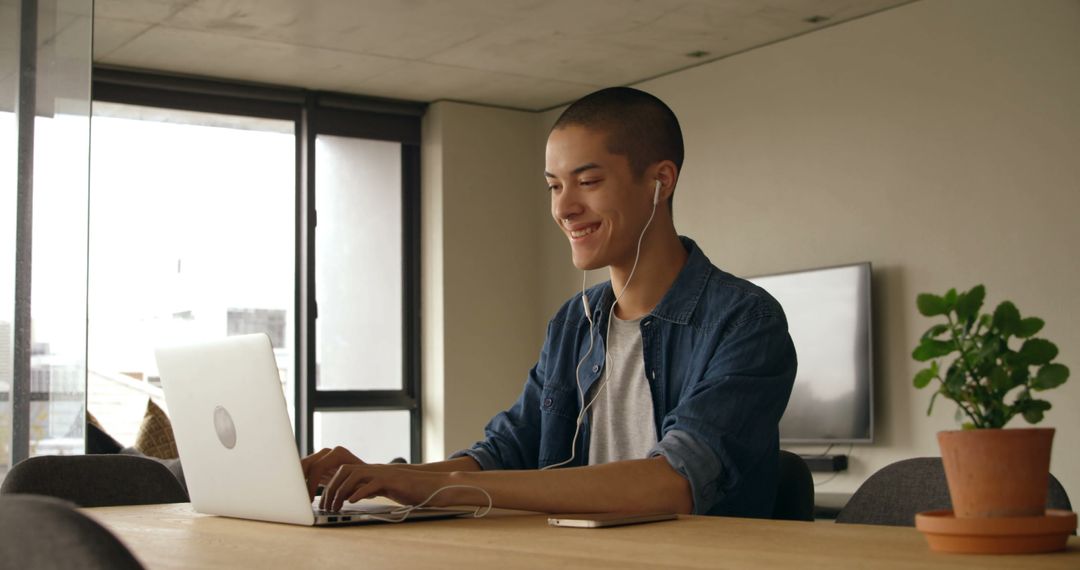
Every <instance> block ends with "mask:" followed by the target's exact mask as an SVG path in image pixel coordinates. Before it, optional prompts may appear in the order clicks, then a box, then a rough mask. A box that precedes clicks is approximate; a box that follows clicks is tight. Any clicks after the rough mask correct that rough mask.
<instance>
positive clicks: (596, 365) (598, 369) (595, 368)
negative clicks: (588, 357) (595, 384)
mask: <svg viewBox="0 0 1080 570" xmlns="http://www.w3.org/2000/svg"><path fill="white" fill-rule="evenodd" d="M592 371H593V373H596V372H600V365H599V364H593V365H592Z"/></svg>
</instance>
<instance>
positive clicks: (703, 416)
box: [302, 88, 796, 517]
mask: <svg viewBox="0 0 1080 570" xmlns="http://www.w3.org/2000/svg"><path fill="white" fill-rule="evenodd" d="M682 160H683V142H682V133H681V131H680V129H679V123H678V120H677V119H676V118H675V115H674V114H673V113H672V112H671V110H670V109H669V108H668V107H667V106H666V105H665V104H664V103H663V102H661V101H660V100H659V99H657V98H655V97H653V96H652V95H649V94H647V93H644V92H642V91H638V90H635V89H630V88H611V89H604V90H601V91H598V92H596V93H593V94H591V95H588V96H586V97H584V98H582V99H581V100H579V101H577V102H575V103H574V104H573V105H571V106H570V107H569V108H568V109H567V110H566V111H565V112H564V113H563V114H562V116H561V117H560V118H559V120H558V122H556V124H555V126H554V127H553V128H552V130H551V133H550V135H549V136H548V142H547V151H546V165H545V176H546V178H547V181H548V185H549V188H550V190H551V214H552V218H554V221H555V223H556V225H558V226H559V229H560V230H561V231H562V232H563V233H564V234H565V235H566V237H567V240H568V241H569V243H570V251H571V256H572V258H573V262H574V265H575V266H576V267H577V268H578V269H581V270H590V269H600V268H603V267H607V268H608V269H609V271H610V275H611V280H610V282H605V283H603V284H601V285H597V286H595V287H592V288H591V289H589V290H588V291H587V292H585V293H584V294H583V295H574V297H572V298H571V299H570V300H569V301H567V302H566V303H565V304H564V305H563V307H562V308H561V309H560V310H559V311H558V313H556V314H555V316H554V317H553V318H552V319H551V322H550V323H549V325H548V331H547V339H546V341H545V343H544V346H543V349H542V351H541V353H540V359H539V361H538V362H537V364H536V366H534V367H533V369H532V370H531V371H530V373H529V377H528V379H527V381H526V383H525V389H524V391H523V393H522V395H521V397H520V398H519V400H518V401H517V402H516V403H515V404H514V405H513V406H511V407H510V408H509V409H507V410H506V411H504V412H501V413H500V414H498V415H497V416H495V417H494V418H493V419H492V420H491V422H490V423H488V425H487V427H486V428H485V439H484V440H483V441H480V442H478V443H477V444H476V445H475V446H473V447H472V448H471V449H467V450H463V451H460V452H458V453H456V454H454V455H453V456H452V458H451V459H449V460H448V461H441V462H437V463H429V464H424V465H404V466H403V465H368V464H365V463H364V462H362V461H361V460H360V459H358V458H357V457H355V456H354V455H352V454H351V453H349V452H348V451H347V450H345V449H343V448H335V449H333V450H331V449H324V450H322V451H320V452H318V453H315V454H313V455H311V456H308V457H306V458H304V460H303V461H302V464H303V468H304V473H305V476H306V477H307V479H308V486H309V491H310V493H311V495H312V497H314V494H315V490H316V487H317V486H318V485H319V484H320V483H323V484H325V485H326V489H325V491H324V493H323V500H322V503H323V508H327V509H331V510H336V509H338V508H340V507H341V505H342V503H343V502H344V501H346V500H350V501H356V500H359V499H362V498H365V497H372V496H376V495H381V496H388V497H390V498H392V499H394V500H397V501H398V502H401V503H403V504H407V505H415V504H418V503H420V502H422V501H424V500H426V499H428V498H429V497H430V496H431V495H432V493H435V492H436V491H438V490H439V489H443V488H444V487H448V488H446V489H444V490H443V491H441V492H439V493H438V494H437V495H436V496H435V497H434V498H433V499H432V500H431V502H430V503H428V504H430V505H450V504H453V505H466V504H475V505H486V504H487V498H486V497H485V496H484V495H483V494H482V493H480V492H478V491H477V490H475V489H473V488H470V487H478V488H481V489H484V490H485V491H486V492H487V493H488V494H489V495H490V496H491V498H492V501H493V503H494V505H495V506H497V507H504V508H512V509H524V510H532V511H544V512H564V513H567V512H610V511H623V512H630V511H638V512H642V511H650V512H655V511H668V512H678V513H691V512H693V513H695V514H717V515H731V516H753V517H768V516H770V514H771V512H772V506H773V501H774V498H775V493H776V480H777V468H778V462H779V454H778V451H779V444H778V441H779V438H778V428H777V425H778V423H779V421H780V416H781V415H782V414H783V411H784V408H785V406H786V405H787V400H788V396H789V395H790V393H791V385H792V382H793V380H794V377H795V366H796V362H795V350H794V347H793V346H792V343H791V338H790V336H789V335H788V331H787V321H786V320H785V318H784V313H783V311H782V309H781V308H780V305H779V304H778V303H777V302H776V301H775V300H774V299H773V298H772V297H770V296H769V295H768V294H767V293H766V292H765V291H763V290H761V289H760V288H758V287H755V286H754V285H752V284H750V283H748V282H746V281H743V280H741V279H738V278H736V277H733V276H731V275H729V274H727V273H724V272H723V271H720V270H719V269H717V268H716V267H714V266H713V265H712V264H711V263H710V262H709V260H708V259H707V258H706V257H705V255H704V254H703V253H702V252H701V250H700V249H698V247H697V245H696V244H695V243H694V242H693V241H691V240H689V239H687V238H681V237H679V235H678V234H677V233H676V232H675V227H674V223H673V221H672V215H671V204H672V195H673V193H674V191H675V186H676V183H677V182H678V178H679V172H680V169H681V167H682ZM582 297H585V299H583V298H582ZM616 299H617V303H616ZM587 311H588V313H587ZM583 406H584V407H585V410H584V411H583V410H582V408H583ZM551 467H556V468H555V469H547V468H551Z"/></svg>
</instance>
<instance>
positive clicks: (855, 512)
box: [836, 457, 1072, 526]
mask: <svg viewBox="0 0 1080 570" xmlns="http://www.w3.org/2000/svg"><path fill="white" fill-rule="evenodd" d="M1046 506H1047V507H1048V508H1051V509H1064V510H1067V511H1071V510H1072V504H1071V503H1070V502H1069V495H1068V494H1067V493H1066V492H1065V488H1064V487H1062V486H1061V483H1060V482H1059V481H1058V480H1057V478H1056V477H1054V476H1053V475H1051V476H1050V486H1049V489H1048V490H1047V496H1046ZM951 508H952V500H951V499H950V498H949V484H948V482H947V481H946V479H945V468H944V466H943V465H942V463H941V458H940V457H916V458H914V459H905V460H903V461H897V462H896V463H892V464H890V465H886V466H885V467H883V468H881V469H880V470H878V472H876V473H874V474H873V475H871V476H870V478H869V479H867V480H866V481H865V482H863V484H862V485H860V486H859V489H858V490H857V491H855V494H854V495H852V496H851V500H849V501H848V503H847V504H846V505H844V508H843V509H841V510H840V514H838V515H837V516H836V522H838V523H855V524H881V525H892V526H915V514H916V513H920V512H923V511H933V510H940V509H951Z"/></svg>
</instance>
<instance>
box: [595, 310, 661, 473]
mask: <svg viewBox="0 0 1080 570" xmlns="http://www.w3.org/2000/svg"><path fill="white" fill-rule="evenodd" d="M608 334H609V336H608V339H607V351H608V359H607V366H606V367H605V369H604V376H603V377H602V378H601V382H597V383H595V384H593V387H592V388H591V389H590V390H589V394H588V397H587V398H586V400H585V401H586V402H589V401H591V400H592V398H593V396H596V394H597V389H598V388H599V390H600V392H599V396H598V397H597V398H596V401H595V402H593V405H592V407H591V408H589V413H590V414H591V420H592V421H591V425H592V435H591V437H590V439H589V465H599V464H601V463H609V462H612V461H622V460H626V459H645V458H647V457H648V453H649V451H651V450H652V449H653V448H654V447H656V422H655V421H654V420H653V402H652V392H651V391H650V390H649V381H648V379H647V378H646V377H645V358H644V355H643V352H642V348H641V319H635V320H632V321H623V320H620V319H618V318H616V317H615V315H612V316H611V330H610V331H609V333H608Z"/></svg>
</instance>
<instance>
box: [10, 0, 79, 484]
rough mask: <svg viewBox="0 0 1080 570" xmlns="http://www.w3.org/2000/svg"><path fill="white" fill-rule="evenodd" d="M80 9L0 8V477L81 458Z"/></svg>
mask: <svg viewBox="0 0 1080 570" xmlns="http://www.w3.org/2000/svg"><path fill="white" fill-rule="evenodd" d="M91 7H92V3H91V2H90V1H89V0H54V1H50V2H3V3H0V479H2V478H3V476H4V475H5V474H6V472H7V470H8V468H9V467H10V465H11V464H12V463H13V462H17V461H20V460H22V459H25V458H27V457H30V456H35V455H48V454H71V453H82V451H83V437H84V436H83V400H84V391H85V377H86V361H85V354H86V335H85V331H86V328H85V323H86V229H87V192H88V186H87V160H88V155H89V133H90V39H91V36H92V34H91V30H92V18H91V15H92V14H91Z"/></svg>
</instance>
